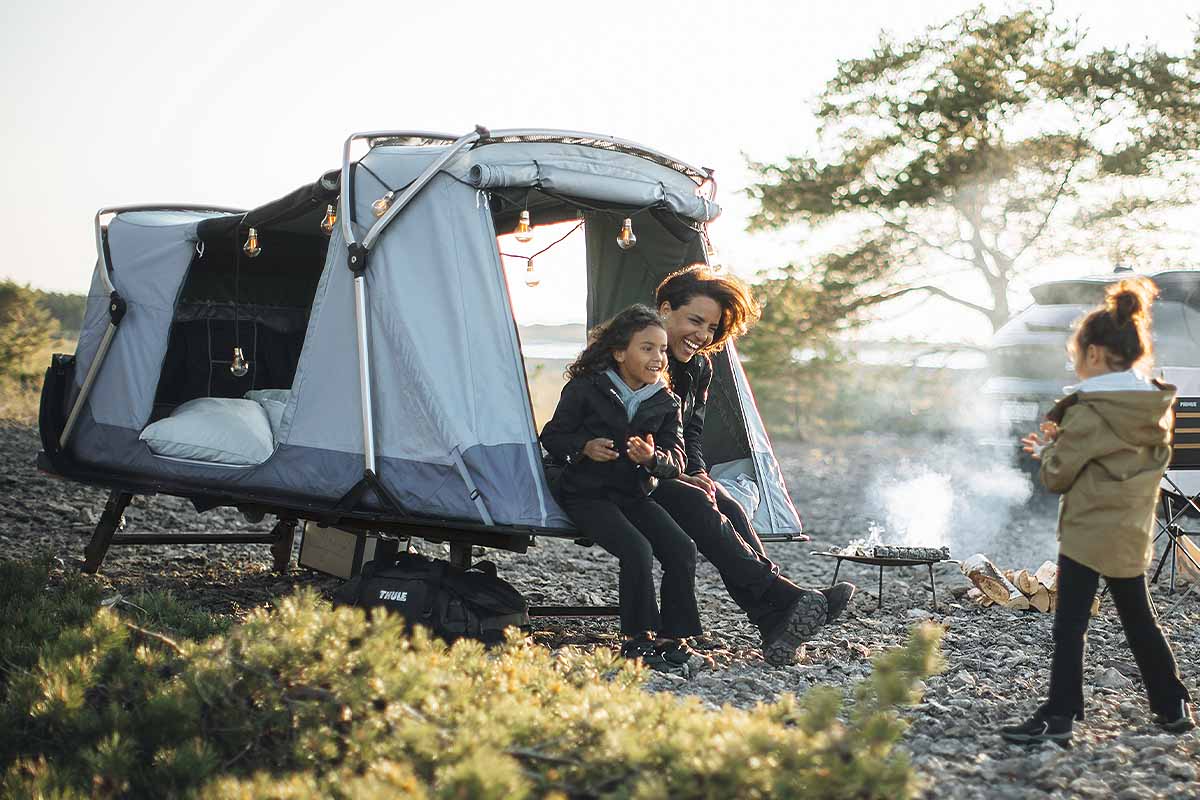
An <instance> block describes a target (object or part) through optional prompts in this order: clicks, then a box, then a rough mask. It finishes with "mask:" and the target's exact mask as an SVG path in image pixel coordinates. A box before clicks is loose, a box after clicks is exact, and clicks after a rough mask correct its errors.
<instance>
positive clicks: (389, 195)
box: [371, 191, 396, 217]
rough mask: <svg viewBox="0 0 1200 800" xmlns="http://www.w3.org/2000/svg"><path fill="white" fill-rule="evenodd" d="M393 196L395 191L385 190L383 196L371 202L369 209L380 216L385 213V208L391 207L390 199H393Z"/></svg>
mask: <svg viewBox="0 0 1200 800" xmlns="http://www.w3.org/2000/svg"><path fill="white" fill-rule="evenodd" d="M395 197H396V193H395V192H392V191H388V192H386V193H385V194H384V195H383V197H381V198H379V199H378V200H376V201H375V202H374V203H371V211H373V212H374V213H375V216H377V217H382V216H383V215H384V214H386V213H387V210H388V209H389V208H391V207H392V200H393V199H395Z"/></svg>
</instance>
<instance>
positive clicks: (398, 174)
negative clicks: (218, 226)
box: [69, 142, 799, 532]
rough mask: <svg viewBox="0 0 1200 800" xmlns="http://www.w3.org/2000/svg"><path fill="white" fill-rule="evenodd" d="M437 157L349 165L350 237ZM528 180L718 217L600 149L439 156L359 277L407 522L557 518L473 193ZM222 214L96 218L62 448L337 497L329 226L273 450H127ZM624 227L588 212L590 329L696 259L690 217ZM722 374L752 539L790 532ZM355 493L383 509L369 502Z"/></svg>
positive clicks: (433, 150) (342, 356)
mask: <svg viewBox="0 0 1200 800" xmlns="http://www.w3.org/2000/svg"><path fill="white" fill-rule="evenodd" d="M442 152H444V148H442V147H425V146H422V147H413V146H395V145H381V146H378V147H375V148H373V149H372V150H371V151H370V153H369V154H368V155H366V156H365V157H364V158H363V159H362V162H361V163H362V165H363V168H360V169H356V170H355V171H354V197H353V211H354V214H353V216H352V224H353V226H354V227H353V229H354V231H355V236H356V238H358V239H361V238H362V236H363V235H364V234H365V232H366V230H367V229H368V228H369V227H370V226H371V224H372V223H374V221H375V216H374V214H373V213H372V210H371V204H372V203H373V202H374V201H375V200H376V199H377V198H378V197H380V196H381V195H383V194H384V193H385V192H387V191H392V192H394V193H395V194H397V195H399V194H400V193H401V192H402V190H403V189H404V188H405V187H406V186H408V185H409V184H410V183H411V182H412V181H413V180H414V178H416V177H417V176H418V175H419V174H421V172H422V171H423V170H424V169H426V167H427V166H428V165H429V164H430V163H431V162H432V161H433V160H434V159H436V158H438V156H439V155H440V154H441V153H442ZM535 185H537V186H541V187H543V188H545V189H547V190H548V191H550V192H556V193H561V194H563V195H566V196H569V197H573V198H578V199H580V201H581V202H583V201H587V200H591V201H595V202H596V203H597V204H600V205H604V204H611V205H617V206H633V207H636V206H639V205H650V204H658V205H659V206H660V207H661V208H664V209H668V210H666V211H662V212H660V213H666V214H670V213H674V214H676V215H678V216H679V217H681V218H684V220H685V223H686V220H692V221H693V222H702V221H705V220H708V219H711V218H712V217H714V216H715V215H716V214H717V213H719V209H718V208H717V207H716V206H715V204H713V203H712V202H711V201H709V200H707V199H704V198H700V197H699V196H698V195H697V185H696V183H695V182H694V181H693V180H691V179H690V178H688V177H687V176H686V175H683V174H680V173H677V172H674V171H673V170H672V169H670V168H668V167H666V166H664V165H661V164H658V163H655V162H652V161H649V160H646V159H642V158H639V157H637V156H634V155H630V154H627V153H622V152H615V151H609V150H604V149H602V148H594V147H587V146H583V145H574V144H553V143H547V142H536V143H534V142H517V143H503V144H488V145H486V146H480V147H476V148H473V149H469V150H467V151H465V152H464V153H463V154H461V155H460V156H459V157H457V158H455V159H454V160H452V161H451V162H450V163H449V164H447V165H446V166H445V168H444V169H443V170H442V172H440V173H439V174H438V175H436V176H435V177H434V178H433V179H432V181H430V183H429V184H428V185H427V186H425V187H424V188H423V189H422V190H421V191H420V192H418V193H417V194H416V195H415V196H414V198H413V199H412V201H411V203H410V204H409V205H408V206H407V207H405V208H404V209H403V210H402V211H401V213H399V214H398V215H396V217H395V218H394V219H393V220H392V222H391V224H390V225H389V226H388V227H387V228H386V229H385V230H384V231H383V233H382V235H381V236H380V237H379V238H378V240H377V241H376V242H375V245H374V247H373V248H372V250H371V252H370V256H369V268H368V269H367V271H366V272H365V273H364V274H365V281H366V288H367V298H368V307H367V315H368V328H367V339H368V342H369V346H370V356H371V375H370V382H371V388H372V402H373V406H374V407H373V409H372V413H373V419H374V433H375V448H376V454H377V474H378V476H379V479H380V481H381V482H382V483H383V485H384V486H385V487H386V488H387V489H388V491H389V492H390V493H391V494H392V495H393V496H395V497H396V498H397V499H398V501H399V502H400V504H401V505H402V506H403V510H404V511H405V512H408V513H411V514H415V515H424V516H432V517H438V518H443V519H451V520H462V521H465V522H474V523H483V524H485V525H492V524H495V525H504V526H527V527H529V528H533V529H557V530H567V529H569V528H570V527H571V526H570V522H569V520H568V519H567V518H566V516H565V515H564V514H563V513H562V511H561V509H559V508H558V506H557V505H556V504H555V503H554V500H553V498H552V497H551V496H550V492H549V488H548V486H547V485H546V480H545V475H544V473H543V470H542V465H541V449H540V446H539V444H538V438H537V431H536V430H535V429H534V423H533V416H532V411H531V403H530V398H529V389H528V384H527V383H526V378H525V374H524V370H523V366H522V364H523V362H522V358H521V353H520V347H519V342H518V337H517V332H516V327H515V322H514V320H513V317H512V307H511V302H510V298H509V296H508V290H507V284H506V281H505V275H504V269H503V265H502V264H501V261H500V255H499V250H498V248H497V243H496V231H495V227H494V222H493V218H492V210H491V208H490V206H489V194H488V191H487V188H489V187H499V186H514V187H520V186H530V187H532V186H535ZM217 215H218V214H217V212H212V213H207V212H205V213H197V212H177V211H172V212H136V213H135V212H128V213H121V214H118V215H117V216H116V217H115V218H114V219H113V220H112V222H111V223H110V224H109V226H108V243H109V249H110V252H111V256H112V258H111V262H112V271H111V276H112V281H113V284H114V286H115V287H116V288H117V290H118V291H119V292H120V294H121V295H122V296H123V297H124V298H125V300H126V301H127V303H128V309H129V310H128V313H127V315H126V317H125V320H124V322H123V323H122V325H121V326H120V328H119V330H118V333H117V335H116V336H115V337H114V339H113V345H112V348H111V349H110V352H109V354H108V356H107V359H106V361H105V363H104V365H103V367H102V368H101V369H100V371H99V377H98V379H97V382H96V384H95V387H94V390H93V392H92V395H91V397H90V399H89V401H88V402H87V404H86V405H85V407H84V410H83V413H82V414H81V416H80V421H79V424H78V426H77V429H76V432H75V433H74V435H73V437H72V441H71V442H70V444H69V449H70V451H71V452H72V453H73V454H74V455H75V456H76V457H78V458H79V459H80V460H82V461H83V462H85V463H87V464H93V465H98V466H102V467H106V468H109V469H111V470H113V471H114V472H118V471H119V472H124V473H129V474H134V475H142V476H163V477H171V478H177V479H180V480H183V481H187V482H188V483H189V485H195V486H197V487H200V488H208V489H212V490H214V491H220V490H221V489H222V488H226V487H238V488H240V489H244V490H247V491H253V492H257V493H261V494H262V495H263V496H266V497H281V498H303V499H304V500H305V501H306V502H310V501H325V502H334V501H337V500H338V499H339V498H341V497H342V496H343V495H344V494H345V493H346V492H348V491H349V490H350V489H351V488H352V487H353V486H354V485H355V484H356V483H358V481H359V480H360V479H361V478H362V476H363V469H364V456H363V453H364V451H365V447H364V442H363V429H362V414H361V398H360V389H359V365H358V344H357V335H356V318H355V302H354V275H353V273H351V272H350V271H349V269H347V266H346V259H347V247H346V242H345V241H344V239H343V236H342V230H341V227H340V226H337V227H335V229H334V231H333V234H332V236H331V238H330V240H329V245H328V250H327V255H326V260H325V264H324V268H323V271H322V274H321V277H320V281H319V283H318V284H317V287H316V291H315V296H314V298H313V302H312V305H311V308H310V309H309V318H308V326H307V329H306V331H305V338H304V344H303V349H302V350H301V351H300V354H299V362H298V364H297V366H296V370H295V376H294V378H293V381H292V385H291V392H290V394H289V395H288V402H287V406H286V408H285V409H284V413H283V418H282V421H281V423H280V424H279V426H278V428H277V430H276V431H275V434H276V436H275V440H276V448H275V451H274V452H273V453H272V455H271V456H270V457H269V458H268V459H267V460H266V461H264V462H263V463H261V464H258V465H254V466H244V467H230V466H222V465H218V464H202V463H197V462H189V461H180V460H175V459H169V458H164V457H160V456H156V455H154V454H153V453H151V452H150V451H149V449H148V448H147V447H146V445H145V443H144V442H142V441H140V440H139V439H138V436H139V434H140V432H141V430H142V429H143V428H144V427H145V425H146V424H147V423H148V422H149V420H150V416H151V414H152V412H153V409H154V400H155V395H156V390H157V384H158V381H159V379H160V376H161V375H162V370H163V359H164V357H165V354H166V351H167V344H168V339H169V337H170V333H171V330H172V322H173V319H174V314H175V305H176V301H177V297H178V295H179V292H180V287H181V286H182V284H183V281H184V279H185V277H186V275H187V272H188V269H189V265H190V264H191V263H192V259H193V255H194V254H195V252H196V225H197V223H198V222H199V221H200V220H201V219H204V218H206V217H210V216H217ZM634 220H635V228H636V231H637V234H638V237H639V242H638V247H637V248H636V249H635V250H633V251H629V252H624V251H620V250H618V249H617V248H616V245H615V241H614V239H615V234H616V227H615V226H616V225H619V218H618V216H615V215H614V214H606V213H603V212H599V211H597V212H589V214H588V218H587V225H586V226H585V228H586V230H587V246H588V290H589V301H588V318H589V321H593V322H594V321H597V320H598V319H602V318H604V317H607V316H608V315H610V314H611V313H613V312H614V311H616V310H618V309H619V308H621V307H624V306H625V305H628V304H629V303H631V302H648V301H649V300H650V299H651V296H652V292H653V288H654V286H655V285H656V284H657V282H658V281H659V280H660V279H661V278H662V277H663V276H664V275H665V274H666V273H668V272H670V271H672V270H673V269H675V268H678V267H680V266H683V265H684V264H688V263H694V262H696V261H701V260H703V257H704V254H703V249H702V245H701V241H700V238H699V237H698V236H696V235H694V234H693V232H692V231H691V230H689V229H688V225H687V224H684V223H680V224H679V225H677V226H676V227H675V228H674V230H675V233H672V230H671V229H669V228H668V227H667V226H666V225H665V224H663V223H661V222H659V220H658V219H656V218H655V216H654V215H653V214H652V213H650V212H648V211H644V212H642V213H636V214H634ZM668 221H670V220H668ZM681 237H682V238H681ZM99 268H100V267H98V268H97V269H99ZM107 303H108V296H107V290H106V287H105V285H104V283H103V281H102V279H101V276H100V274H99V273H98V272H97V274H96V275H95V276H94V279H93V282H92V287H91V290H90V292H89V299H88V306H87V311H86V314H85V320H84V324H83V330H82V332H81V335H80V340H79V344H78V348H77V353H76V358H77V367H76V372H75V376H76V377H75V380H76V388H77V389H78V386H79V385H80V384H81V382H82V380H83V376H84V375H85V374H86V372H87V369H88V366H89V365H90V363H91V361H92V360H93V359H94V358H95V354H96V352H97V348H98V345H99V341H100V338H101V337H102V336H103V334H104V332H105V330H106V329H107V327H108V315H107ZM731 368H732V372H731V373H730V375H731V378H732V379H733V380H732V383H734V384H736V385H733V386H732V387H731V388H730V391H732V392H735V393H736V394H737V397H736V398H732V399H731V403H730V405H731V408H733V407H736V409H737V410H738V411H740V416H741V417H743V418H744V423H745V426H746V430H745V440H744V442H745V444H744V445H741V446H739V448H738V449H748V451H749V452H746V453H744V457H750V458H752V459H753V461H754V464H755V469H756V472H757V475H756V478H757V480H758V481H759V483H760V486H762V495H763V502H762V503H761V505H760V512H759V518H760V519H761V520H762V528H763V530H765V531H770V532H778V531H788V530H798V529H799V523H798V520H796V519H795V511H794V509H793V508H792V506H791V502H790V500H788V497H787V492H786V489H785V488H784V486H783V481H782V477H781V476H780V474H779V468H778V465H777V464H776V463H775V461H774V457H773V456H772V455H771V450H770V443H769V441H768V440H767V438H766V433H765V431H764V430H763V429H762V423H761V420H760V419H759V417H758V414H757V411H756V410H755V408H754V404H753V398H752V396H751V395H750V394H749V386H748V384H747V383H746V381H745V375H744V374H743V373H742V372H741V367H740V364H738V363H737V361H736V358H733V359H732V362H731ZM739 403H740V404H739ZM738 441H742V440H741V439H739V440H738ZM363 502H364V503H365V504H366V507H367V508H369V509H372V510H377V511H383V510H386V509H385V507H384V506H383V504H382V499H381V498H378V497H374V496H373V494H368V496H367V497H366V498H365V499H364V501H363ZM764 509H765V510H764Z"/></svg>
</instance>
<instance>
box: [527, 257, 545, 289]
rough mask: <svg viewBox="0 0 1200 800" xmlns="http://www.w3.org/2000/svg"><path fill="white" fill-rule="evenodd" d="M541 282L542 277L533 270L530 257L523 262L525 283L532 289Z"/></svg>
mask: <svg viewBox="0 0 1200 800" xmlns="http://www.w3.org/2000/svg"><path fill="white" fill-rule="evenodd" d="M541 282H542V279H541V278H539V277H538V275H537V273H536V272H534V271H533V259H532V258H531V259H529V260H528V261H526V262H525V285H526V286H528V287H529V288H530V289H532V288H533V287H535V286H537V285H538V284H539V283H541Z"/></svg>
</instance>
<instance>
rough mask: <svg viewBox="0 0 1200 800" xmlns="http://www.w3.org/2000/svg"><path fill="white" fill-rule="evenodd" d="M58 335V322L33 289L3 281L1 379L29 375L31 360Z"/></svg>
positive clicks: (0, 293) (0, 301)
mask: <svg viewBox="0 0 1200 800" xmlns="http://www.w3.org/2000/svg"><path fill="white" fill-rule="evenodd" d="M57 332H58V323H57V322H56V321H55V320H54V318H53V317H52V316H51V314H50V312H49V311H47V310H46V309H45V308H44V307H43V306H41V305H40V304H39V303H38V301H37V295H36V293H35V292H34V291H33V290H32V289H30V288H28V287H25V286H21V285H20V284H17V283H13V282H12V281H0V377H14V376H21V375H27V374H29V373H30V372H31V371H32V365H31V364H30V363H29V361H30V357H31V356H33V355H34V354H35V353H37V352H39V351H40V350H41V349H43V348H44V347H45V346H46V343H47V341H48V340H49V339H50V338H51V337H52V336H54V334H55V333H57ZM43 366H44V365H43Z"/></svg>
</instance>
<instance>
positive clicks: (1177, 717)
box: [1154, 700, 1196, 733]
mask: <svg viewBox="0 0 1200 800" xmlns="http://www.w3.org/2000/svg"><path fill="white" fill-rule="evenodd" d="M1154 724H1155V725H1157V726H1158V727H1160V728H1162V729H1163V730H1164V731H1167V732H1168V733H1185V732H1187V731H1190V730H1191V729H1192V728H1194V727H1196V712H1195V709H1193V708H1192V704H1191V703H1189V702H1188V701H1187V700H1180V701H1179V708H1178V709H1176V710H1175V711H1172V712H1171V713H1169V714H1155V715H1154Z"/></svg>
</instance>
